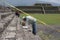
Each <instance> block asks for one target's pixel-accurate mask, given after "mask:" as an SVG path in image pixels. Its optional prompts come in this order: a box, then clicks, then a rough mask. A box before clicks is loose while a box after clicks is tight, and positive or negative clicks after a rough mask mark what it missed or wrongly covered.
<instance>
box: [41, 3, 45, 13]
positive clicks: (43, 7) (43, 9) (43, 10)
mask: <svg viewBox="0 0 60 40" xmlns="http://www.w3.org/2000/svg"><path fill="white" fill-rule="evenodd" d="M41 6H42V4H41ZM42 10H43V13H44V14H45V10H44V7H43V6H42Z"/></svg>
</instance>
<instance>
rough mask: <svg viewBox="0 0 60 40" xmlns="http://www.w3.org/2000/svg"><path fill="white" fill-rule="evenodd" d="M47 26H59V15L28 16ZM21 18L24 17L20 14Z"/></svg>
mask: <svg viewBox="0 0 60 40" xmlns="http://www.w3.org/2000/svg"><path fill="white" fill-rule="evenodd" d="M30 15H32V16H34V17H35V18H37V19H39V20H41V21H43V22H45V23H47V24H60V14H30ZM21 16H25V15H24V14H22V15H21Z"/></svg>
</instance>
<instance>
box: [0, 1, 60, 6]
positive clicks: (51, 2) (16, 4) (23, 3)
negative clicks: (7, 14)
mask: <svg viewBox="0 0 60 40" xmlns="http://www.w3.org/2000/svg"><path fill="white" fill-rule="evenodd" d="M4 1H7V2H8V3H10V4H12V5H14V6H31V5H34V4H35V3H50V4H52V5H60V0H4ZM2 3H3V2H1V1H0V4H2Z"/></svg>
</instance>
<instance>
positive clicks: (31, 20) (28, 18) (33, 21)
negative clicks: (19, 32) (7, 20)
mask: <svg viewBox="0 0 60 40" xmlns="http://www.w3.org/2000/svg"><path fill="white" fill-rule="evenodd" d="M23 21H25V22H27V23H28V24H31V25H32V33H33V34H34V35H36V33H37V26H36V19H35V18H33V17H31V16H25V17H23Z"/></svg>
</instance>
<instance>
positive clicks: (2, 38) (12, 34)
mask: <svg viewBox="0 0 60 40" xmlns="http://www.w3.org/2000/svg"><path fill="white" fill-rule="evenodd" d="M4 15H6V17H5V18H4V17H3V19H1V21H0V40H42V39H41V38H40V37H39V35H33V34H32V30H31V29H32V28H31V27H29V28H28V29H24V28H23V27H22V25H21V24H20V18H18V17H17V16H15V14H14V13H12V14H9V16H7V14H4ZM29 30H31V32H30V31H29Z"/></svg>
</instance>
